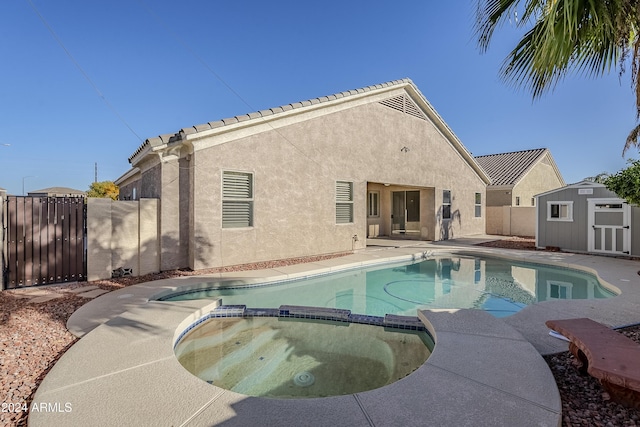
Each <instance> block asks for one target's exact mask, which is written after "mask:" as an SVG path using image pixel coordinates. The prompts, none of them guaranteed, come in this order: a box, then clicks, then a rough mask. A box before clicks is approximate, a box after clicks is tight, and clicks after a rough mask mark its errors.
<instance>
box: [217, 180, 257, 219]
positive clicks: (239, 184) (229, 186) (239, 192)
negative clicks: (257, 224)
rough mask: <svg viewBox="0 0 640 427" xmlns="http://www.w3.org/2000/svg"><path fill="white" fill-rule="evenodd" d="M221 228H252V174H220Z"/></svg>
mask: <svg viewBox="0 0 640 427" xmlns="http://www.w3.org/2000/svg"><path fill="white" fill-rule="evenodd" d="M222 199H223V200H222V228H240V227H252V226H253V174H250V173H246V172H223V173H222Z"/></svg>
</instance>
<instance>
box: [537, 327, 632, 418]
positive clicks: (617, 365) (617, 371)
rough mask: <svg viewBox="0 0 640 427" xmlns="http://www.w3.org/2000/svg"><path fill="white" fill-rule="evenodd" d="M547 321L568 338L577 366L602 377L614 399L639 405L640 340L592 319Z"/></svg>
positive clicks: (605, 387)
mask: <svg viewBox="0 0 640 427" xmlns="http://www.w3.org/2000/svg"><path fill="white" fill-rule="evenodd" d="M545 324H546V325H547V326H548V327H549V328H550V329H553V330H554V331H556V332H558V333H560V334H562V335H564V336H565V337H566V338H567V339H568V340H569V351H571V353H572V354H573V355H574V356H575V361H576V365H577V366H578V369H579V370H580V371H581V372H583V373H588V374H589V375H591V376H592V377H594V378H597V379H598V380H600V384H602V387H603V388H604V389H605V390H606V391H607V392H608V393H609V395H610V396H611V399H612V400H614V401H616V402H618V403H621V404H623V405H626V406H631V407H635V408H640V344H638V343H636V342H635V341H633V340H631V339H629V338H627V337H625V336H624V335H622V334H621V333H619V332H617V331H615V330H613V329H611V328H609V327H607V326H605V325H603V324H601V323H598V322H595V321H593V320H591V319H586V318H581V319H566V320H548V321H547V322H546V323H545Z"/></svg>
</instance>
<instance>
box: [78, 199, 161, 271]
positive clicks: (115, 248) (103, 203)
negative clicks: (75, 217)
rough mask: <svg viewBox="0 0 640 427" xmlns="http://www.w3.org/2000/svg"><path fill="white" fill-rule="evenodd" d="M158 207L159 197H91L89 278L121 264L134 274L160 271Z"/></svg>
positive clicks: (88, 215)
mask: <svg viewBox="0 0 640 427" xmlns="http://www.w3.org/2000/svg"><path fill="white" fill-rule="evenodd" d="M158 206H159V201H158V200H157V199H141V200H138V201H113V200H111V199H101V198H88V199H87V280H89V281H91V280H98V279H106V278H109V277H111V274H112V271H113V270H114V269H117V268H120V267H122V268H131V269H132V273H133V275H134V276H140V275H144V274H148V273H152V272H157V271H159V268H160V267H159V266H160V256H159V255H160V253H159V239H158Z"/></svg>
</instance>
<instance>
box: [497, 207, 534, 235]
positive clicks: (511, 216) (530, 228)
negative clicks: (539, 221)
mask: <svg viewBox="0 0 640 427" xmlns="http://www.w3.org/2000/svg"><path fill="white" fill-rule="evenodd" d="M502 209H503V215H502V221H503V222H502V233H500V234H504V235H505V236H525V237H531V236H535V235H536V208H535V207H534V206H525V207H516V206H512V207H510V206H503V208H502Z"/></svg>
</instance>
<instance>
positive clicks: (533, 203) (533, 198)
mask: <svg viewBox="0 0 640 427" xmlns="http://www.w3.org/2000/svg"><path fill="white" fill-rule="evenodd" d="M535 205H536V198H535V197H532V198H531V206H535Z"/></svg>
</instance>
